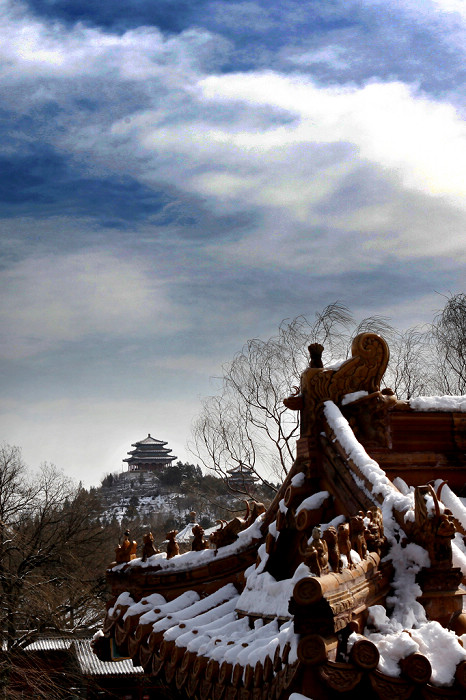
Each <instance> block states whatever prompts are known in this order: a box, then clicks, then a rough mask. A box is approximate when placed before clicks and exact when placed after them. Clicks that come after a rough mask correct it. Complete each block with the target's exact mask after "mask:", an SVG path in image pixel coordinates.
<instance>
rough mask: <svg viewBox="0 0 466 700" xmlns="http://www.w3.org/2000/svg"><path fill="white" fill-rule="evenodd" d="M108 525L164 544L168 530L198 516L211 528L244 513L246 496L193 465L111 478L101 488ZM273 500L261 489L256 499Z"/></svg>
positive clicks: (126, 473)
mask: <svg viewBox="0 0 466 700" xmlns="http://www.w3.org/2000/svg"><path fill="white" fill-rule="evenodd" d="M97 493H98V495H99V497H100V501H101V503H102V509H103V511H102V515H101V520H102V522H103V523H104V524H108V525H109V524H111V523H112V524H113V525H117V524H118V526H119V529H120V530H121V531H123V530H124V529H126V528H129V529H131V531H132V532H133V533H134V534H135V535H136V533H137V532H139V531H140V530H141V531H142V530H144V531H147V530H151V531H152V532H153V534H154V537H155V540H156V542H159V543H161V542H163V541H164V540H165V533H166V532H167V531H168V530H172V529H177V530H179V531H180V533H181V530H183V529H184V528H185V527H186V525H187V523H189V522H190V521H191V519H192V517H193V516H192V515H191V514H192V513H195V514H196V515H195V517H196V521H197V522H198V523H200V524H201V525H202V527H204V528H206V529H207V528H210V527H211V526H213V525H214V524H215V521H216V520H217V519H222V518H223V519H230V518H231V517H233V515H234V514H236V513H237V512H238V511H240V512H241V511H244V508H245V503H244V500H245V499H246V498H247V496H246V495H244V494H240V493H234V492H232V491H231V490H229V489H228V487H227V485H226V484H225V482H224V481H223V479H220V478H218V477H215V476H212V475H204V474H203V473H202V471H201V469H200V468H199V467H197V466H194V465H191V464H183V463H182V462H178V463H177V464H175V465H172V466H168V467H165V468H164V469H161V470H160V471H158V472H157V473H154V472H150V471H137V472H128V471H126V472H122V473H114V474H108V475H107V476H106V477H105V478H104V479H103V480H102V485H101V486H100V488H99V489H97ZM250 495H251V498H254V499H257V500H261V501H264V500H270V498H272V497H273V491H272V489H268V488H267V487H265V488H264V487H258V488H257V489H256V490H255V491H254V492H252V493H251V494H250Z"/></svg>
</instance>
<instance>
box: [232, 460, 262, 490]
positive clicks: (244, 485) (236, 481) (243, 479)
mask: <svg viewBox="0 0 466 700" xmlns="http://www.w3.org/2000/svg"><path fill="white" fill-rule="evenodd" d="M227 473H228V486H229V487H230V488H231V489H232V491H240V492H244V491H246V492H249V491H252V490H253V489H254V486H255V484H256V481H258V478H257V476H255V475H254V471H253V470H252V468H251V467H247V466H246V465H245V464H240V465H239V466H238V467H235V468H234V469H229V470H228V472H227Z"/></svg>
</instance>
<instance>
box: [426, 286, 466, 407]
mask: <svg viewBox="0 0 466 700" xmlns="http://www.w3.org/2000/svg"><path fill="white" fill-rule="evenodd" d="M430 339H431V344H432V349H431V352H432V353H433V354H435V355H436V357H437V358H438V359H437V372H436V377H437V385H438V391H439V392H440V393H443V394H453V395H463V394H464V393H465V392H466V294H454V295H451V296H449V297H447V301H446V304H445V306H444V308H443V310H442V311H440V312H439V313H438V314H437V315H436V316H435V318H434V321H433V323H432V326H431V330H430Z"/></svg>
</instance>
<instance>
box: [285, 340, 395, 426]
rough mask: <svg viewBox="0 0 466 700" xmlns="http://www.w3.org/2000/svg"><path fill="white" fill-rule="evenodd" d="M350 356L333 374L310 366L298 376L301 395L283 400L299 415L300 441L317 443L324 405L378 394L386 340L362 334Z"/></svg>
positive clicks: (384, 358)
mask: <svg viewBox="0 0 466 700" xmlns="http://www.w3.org/2000/svg"><path fill="white" fill-rule="evenodd" d="M351 354H352V357H351V358H350V359H349V360H346V362H344V363H343V364H342V365H341V366H340V367H339V368H338V369H336V370H333V369H324V368H322V367H315V366H313V364H314V363H311V366H310V367H308V368H307V369H306V370H305V371H304V372H303V373H302V375H301V387H300V389H301V390H300V394H299V395H298V396H297V395H293V396H290V397H288V398H286V399H284V401H283V403H284V404H285V406H286V407H287V408H290V409H292V410H300V411H301V437H307V438H311V439H314V440H315V439H317V436H316V423H317V416H318V409H319V407H320V406H321V404H322V403H323V402H324V401H327V400H331V401H334V402H335V403H339V402H340V400H341V399H342V398H343V396H344V395H345V394H350V393H353V392H355V391H367V392H368V393H370V394H371V393H373V392H376V391H379V388H380V380H381V379H382V377H383V375H384V373H385V370H386V368H387V364H388V359H389V356H390V352H389V349H388V345H387V343H386V342H385V340H384V339H383V338H381V337H380V336H379V335H376V334H375V333H361V334H360V335H358V336H356V338H355V339H354V340H353V343H352V346H351Z"/></svg>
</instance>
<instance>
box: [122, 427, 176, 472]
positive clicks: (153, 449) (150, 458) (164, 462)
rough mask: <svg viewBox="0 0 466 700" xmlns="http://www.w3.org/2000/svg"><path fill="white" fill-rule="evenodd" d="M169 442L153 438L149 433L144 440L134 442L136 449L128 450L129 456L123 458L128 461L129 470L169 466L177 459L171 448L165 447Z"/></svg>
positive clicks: (154, 469) (151, 469)
mask: <svg viewBox="0 0 466 700" xmlns="http://www.w3.org/2000/svg"><path fill="white" fill-rule="evenodd" d="M166 444H167V443H166V442H163V441H162V440H157V439H156V438H153V437H152V436H151V434H150V433H149V434H148V435H147V437H146V438H145V439H144V440H140V441H139V442H134V443H133V444H132V447H134V448H135V449H134V450H130V451H129V452H128V454H129V457H126V459H124V460H123V462H128V471H130V472H137V471H151V472H153V471H157V470H159V469H161V468H163V467H169V466H170V465H171V463H172V462H173V460H175V459H177V457H176V456H175V455H171V454H170V452H171V450H170V449H169V448H167V447H165V445H166Z"/></svg>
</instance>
